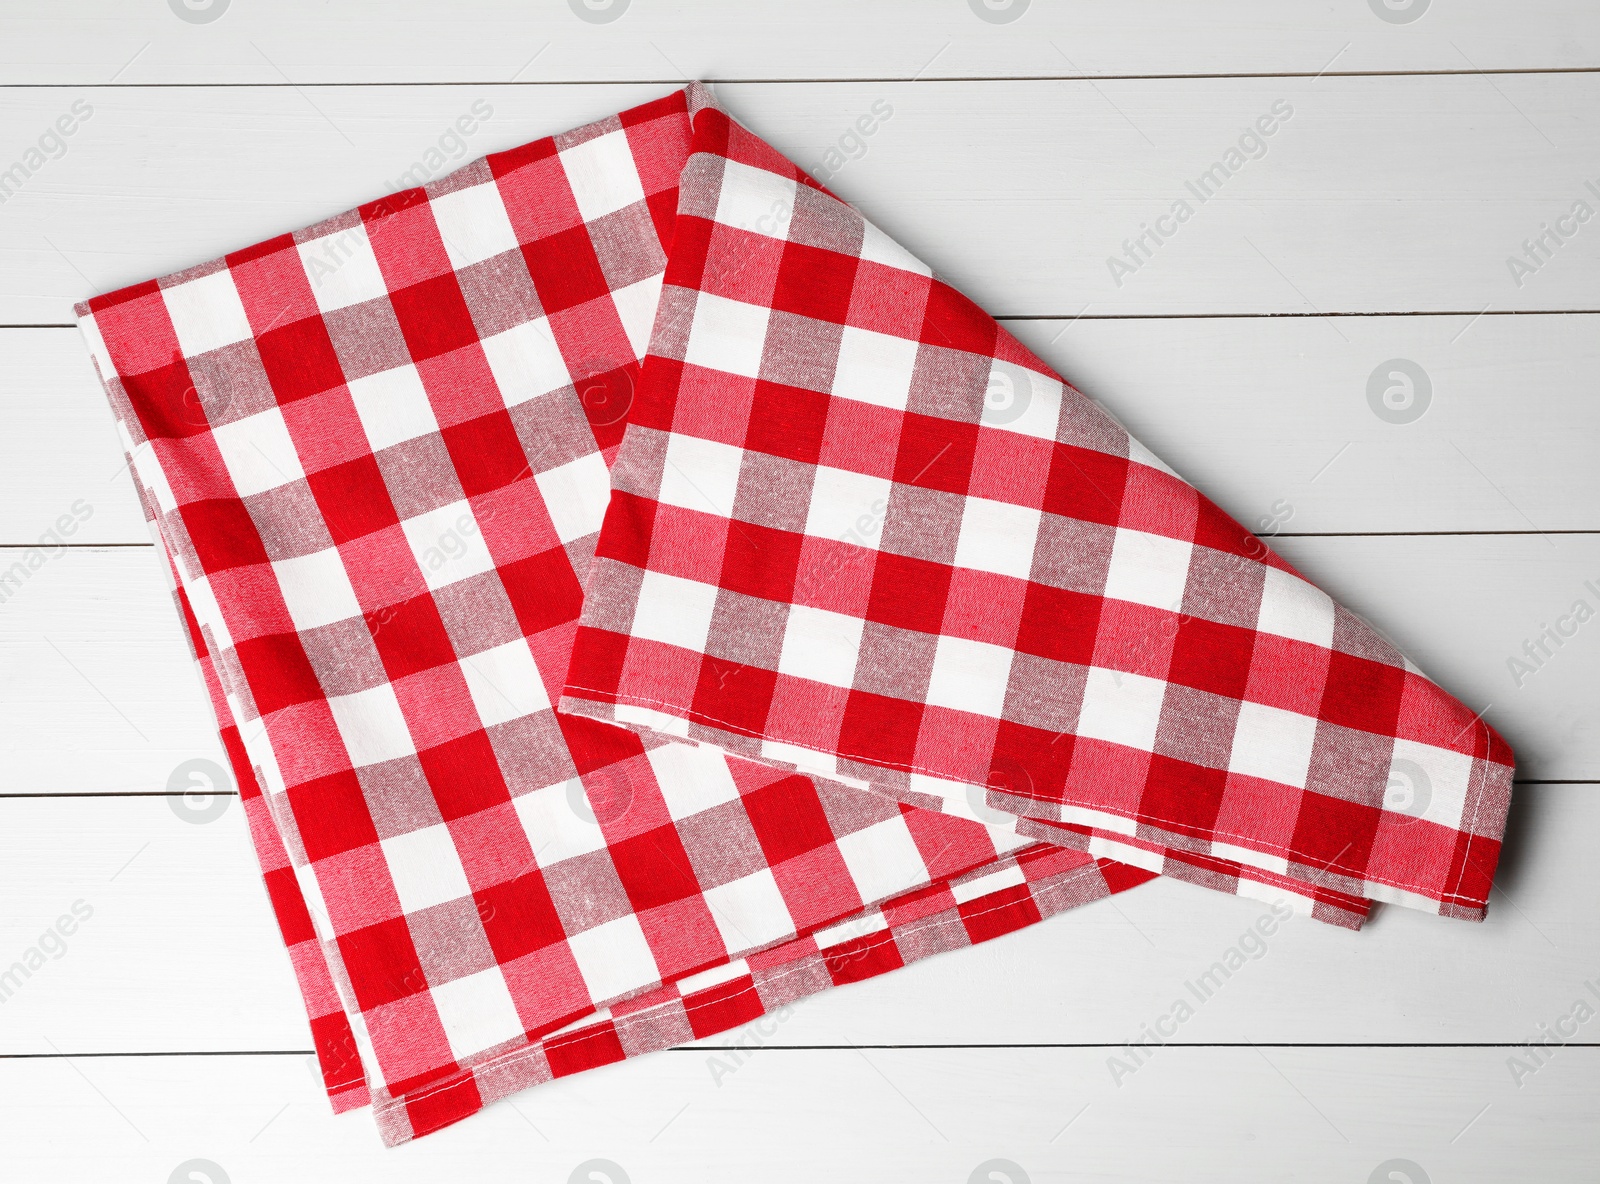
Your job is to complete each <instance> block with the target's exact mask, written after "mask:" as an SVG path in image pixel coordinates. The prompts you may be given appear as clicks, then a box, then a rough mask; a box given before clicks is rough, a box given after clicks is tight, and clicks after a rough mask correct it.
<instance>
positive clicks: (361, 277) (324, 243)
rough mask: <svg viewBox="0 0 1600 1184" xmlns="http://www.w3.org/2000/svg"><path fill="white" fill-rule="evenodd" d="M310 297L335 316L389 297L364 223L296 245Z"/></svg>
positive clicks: (324, 310)
mask: <svg viewBox="0 0 1600 1184" xmlns="http://www.w3.org/2000/svg"><path fill="white" fill-rule="evenodd" d="M296 248H297V250H298V251H299V253H300V266H301V267H302V268H304V269H305V273H306V279H307V280H309V281H310V282H311V296H312V298H313V299H314V300H316V302H317V307H318V308H319V309H321V310H322V311H323V312H334V311H336V310H338V309H341V308H349V307H350V306H351V305H353V304H363V303H365V302H366V301H368V300H376V299H378V298H379V297H386V296H388V294H389V289H388V287H387V286H386V285H385V284H384V282H383V271H382V269H381V268H379V266H378V257H377V256H376V255H375V254H373V251H372V241H371V240H370V239H369V238H368V237H367V228H366V226H365V225H364V224H362V223H357V224H356V225H355V226H351V227H348V228H346V229H344V230H335V231H334V232H333V233H331V234H325V235H323V236H322V237H320V238H314V239H312V240H310V241H309V242H303V243H297V244H296Z"/></svg>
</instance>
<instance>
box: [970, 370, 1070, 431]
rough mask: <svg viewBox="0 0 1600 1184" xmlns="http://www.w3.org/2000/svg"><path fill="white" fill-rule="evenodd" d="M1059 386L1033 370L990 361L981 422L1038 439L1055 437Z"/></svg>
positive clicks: (1059, 417)
mask: <svg viewBox="0 0 1600 1184" xmlns="http://www.w3.org/2000/svg"><path fill="white" fill-rule="evenodd" d="M1062 393H1063V392H1062V386H1061V384H1060V383H1059V382H1057V381H1056V380H1055V379H1053V378H1046V377H1045V376H1044V375H1043V374H1040V373H1039V372H1038V371H1036V370H1027V369H1024V368H1023V367H1021V366H1014V365H1012V364H1011V363H1010V362H1002V361H1000V360H999V359H998V358H996V359H995V360H994V361H992V362H991V363H990V364H989V381H988V384H987V385H986V386H985V388H984V392H983V413H982V415H981V416H980V422H982V423H983V424H984V425H985V426H987V427H991V428H1004V429H1005V430H1006V431H1008V432H1020V433H1022V434H1023V435H1025V436H1035V437H1037V438H1038V439H1040V440H1054V439H1055V438H1056V426H1057V424H1058V421H1059V420H1060V419H1061V400H1062Z"/></svg>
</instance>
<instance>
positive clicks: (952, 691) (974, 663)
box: [928, 634, 1011, 719]
mask: <svg viewBox="0 0 1600 1184" xmlns="http://www.w3.org/2000/svg"><path fill="white" fill-rule="evenodd" d="M1010 680H1011V651H1010V650H1009V649H1007V648H1006V647H1005V646H1003V645H990V644H989V643H988V642H986V641H969V640H968V639H967V638H964V637H946V636H944V635H942V634H941V635H940V637H939V641H938V645H937V646H936V648H935V649H934V652H933V674H932V676H931V677H930V678H929V680H928V703H929V704H930V705H931V706H934V707H950V708H953V709H954V710H956V711H970V712H972V713H973V714H974V715H987V716H989V717H990V718H992V719H999V718H1000V717H1001V716H1002V715H1003V714H1004V709H1005V705H1006V687H1007V685H1008V683H1009V682H1010Z"/></svg>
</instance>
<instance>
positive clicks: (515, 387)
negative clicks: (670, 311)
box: [78, 88, 1151, 1143]
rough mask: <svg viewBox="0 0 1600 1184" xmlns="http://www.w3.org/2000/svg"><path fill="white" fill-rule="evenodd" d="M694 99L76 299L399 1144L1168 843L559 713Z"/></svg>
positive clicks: (348, 1077)
mask: <svg viewBox="0 0 1600 1184" xmlns="http://www.w3.org/2000/svg"><path fill="white" fill-rule="evenodd" d="M706 101H707V96H706V93H705V92H704V91H703V90H702V89H699V88H693V89H691V91H690V92H686V93H683V94H678V95H674V96H671V97H669V98H667V99H664V100H661V101H658V102H655V103H651V104H648V105H646V106H643V107H640V108H637V109H634V110H631V111H628V112H624V113H623V114H622V115H620V116H617V117H613V118H611V119H607V120H603V121H601V122H599V123H595V124H591V125H589V126H587V127H584V128H580V129H578V130H577V131H574V132H570V133H567V134H565V135H561V136H556V137H554V138H550V139H545V140H541V141H538V142H535V143H532V144H529V145H526V146H524V147H522V148H519V149H515V150H512V151H509V152H505V153H501V154H499V155H496V156H491V157H488V158H486V159H484V160H481V161H478V162H476V163H474V164H472V165H470V166H468V167H466V168H464V169H462V170H461V171H459V172H457V173H455V174H453V175H451V176H449V177H447V178H444V179H442V180H440V181H438V182H436V183H433V184H430V185H428V186H426V187H424V188H422V189H414V190H409V191H407V192H404V193H401V194H397V195H394V196H392V197H389V198H385V199H384V200H382V201H379V202H375V203H372V204H370V205H367V206H362V207H360V208H359V209H357V210H353V211H350V212H349V213H347V214H344V215H342V216H340V217H336V218H333V219H330V220H328V221H326V222H323V223H320V224H318V225H316V226H313V227H311V228H309V229H307V230H303V231H300V232H298V233H295V234H292V235H284V236H282V237H279V238H276V239H271V240H268V241H266V242H263V243H259V244H257V245H256V246H253V247H250V248H248V249H246V250H242V251H239V252H236V253H234V254H230V255H228V256H226V257H225V258H223V259H220V260H215V261H213V262H211V263H207V264H204V265H201V266H198V267H193V268H190V269H188V270H185V271H180V272H178V273H176V274H173V275H170V276H167V277H165V278H162V279H160V280H154V281H150V282H148V283H144V284H139V285H135V286H133V287H130V288H126V289H123V290H121V291H118V292H114V293H112V294H110V295H107V296H101V297H98V298H95V299H93V300H90V301H88V302H87V303H86V304H84V305H81V306H80V307H79V309H78V312H79V317H80V322H81V324H82V327H83V330H84V332H85V334H86V336H87V338H88V340H89V343H90V347H91V351H92V353H93V355H94V358H95V362H96V365H97V367H98V368H99V371H100V374H101V377H102V379H103V381H104V384H105V386H106V389H107V391H108V393H109V396H110V398H111V401H112V404H113V408H114V411H115V413H116V418H117V423H118V426H119V429H120V431H121V433H122V436H123V442H124V445H125V447H126V449H127V452H128V455H129V458H130V463H131V466H132V470H133V472H134V474H135V477H136V481H137V485H138V487H139V490H140V495H141V497H142V499H143V501H144V505H145V509H146V513H147V515H148V517H149V518H150V520H151V523H152V526H153V533H154V537H155V540H156V542H157V544H158V547H159V550H160V551H161V553H162V555H163V557H164V559H165V562H166V564H167V566H168V569H169V570H170V573H171V575H172V576H173V579H174V581H175V592H176V596H177V600H178V603H179V607H180V610H181V612H182V615H183V619H184V622H185V625H186V627H187V629H188V633H189V636H190V638H191V641H192V643H193V646H194V650H195V654H196V657H197V659H198V660H199V662H200V665H201V669H202V673H203V676H204V679H205V684H206V686H207V688H208V690H209V692H210V695H211V700H212V704H213V707H214V709H215V711H216V715H217V718H218V723H219V726H220V730H221V733H222V739H223V742H224V746H225V748H226V751H227V753H228V755H229V758H230V760H231V761H232V764H233V766H234V770H235V773H236V776H237V779H238V783H239V788H240V793H241V797H242V799H243V801H244V805H245V810H246V813H247V816H248V819H249V823H250V830H251V834H252V837H253V839H254V841H255V844H256V848H257V852H258V855H259V857H260V862H261V866H262V871H263V873H264V876H265V879H266V883H267V887H268V890H269V896H270V899H271V901H272V905H273V908H274V911H275V913H276V916H277V920H278V923H279V925H280V927H281V929H282V932H283V936H284V940H285V942H286V943H287V945H288V947H289V949H290V952H291V956H292V959H293V963H294V967H295V970H296V973H297V975H298V979H299V982H300V986H301V989H302V992H303V994H304V996H305V1001H306V1006H307V1010H308V1012H309V1014H310V1016H311V1021H312V1035H313V1038H314V1041H315V1045H316V1049H317V1054H318V1057H319V1060H320V1063H321V1066H322V1070H323V1075H324V1080H325V1084H326V1086H327V1089H328V1091H329V1094H330V1096H331V1097H332V1098H333V1100H334V1104H335V1107H336V1108H340V1109H344V1108H348V1107H351V1106H356V1105H360V1104H362V1103H364V1102H367V1101H370V1102H371V1103H372V1105H373V1108H374V1112H375V1115H376V1118H377V1121H378V1125H379V1128H380V1130H381V1132H382V1135H383V1137H384V1138H385V1139H386V1140H387V1141H388V1142H390V1143H397V1142H402V1141H404V1140H406V1139H409V1138H412V1137H415V1136H416V1135H419V1134H424V1133H427V1132H429V1131H431V1130H434V1129H437V1128H439V1127H441V1126H443V1125H446V1124H448V1123H451V1122H454V1121H456V1120H459V1119H461V1118H462V1117H464V1116H466V1115H468V1114H470V1113H472V1112H473V1111H475V1110H477V1109H478V1108H480V1107H481V1106H483V1105H484V1104H485V1103H487V1102H488V1101H490V1100H492V1099H494V1098H497V1097H501V1096H504V1095H505V1094H507V1093H509V1092H511V1091H514V1090H516V1089H519V1088H522V1087H524V1086H527V1085H530V1084H534V1083H537V1082H541V1081H545V1080H548V1079H550V1078H553V1077H559V1076H563V1075H566V1074H570V1073H574V1072H577V1071H580V1070H583V1069H587V1068H591V1067H594V1066H597V1065H602V1064H607V1063H610V1062H614V1061H617V1060H620V1059H622V1058H624V1057H627V1056H631V1055H635V1054H638V1053H642V1052H647V1051H650V1050H653V1049H658V1048H662V1047H665V1046H668V1045H671V1044H677V1043H681V1042H683V1041H687V1040H691V1039H695V1038H698V1037H704V1036H708V1035H711V1034H713V1033H716V1032H719V1031H723V1030H725V1029H727V1028H730V1027H732V1026H735V1025H739V1024H743V1023H746V1022H748V1021H750V1020H752V1019H754V1018H755V1017H757V1016H759V1015H761V1014H762V1013H763V1012H764V1011H766V1010H768V1009H771V1008H774V1007H778V1006H782V1005H784V1004H787V1003H791V1002H793V1001H794V1000H796V999H798V998H801V997H803V996H805V995H808V994H811V993H813V992H816V991H819V990H822V989H824V988H826V987H829V986H832V985H835V984H839V983H846V982H852V981H855V980H858V979H863V978H867V977H870V976H872V975H876V974H879V973H883V972H885V971H888V970H891V969H894V968H896V967H899V966H901V965H904V964H905V963H908V962H910V961H913V960H915V959H917V958H921V957H924V956H927V955H929V954H932V953H936V952H938V951H941V950H945V949H950V948H954V947H959V946H964V945H968V944H971V943H973V942H977V941H981V940H985V939H987V938H990V937H993V936H996V935H998V934H1001V933H1004V932H1008V931H1011V930H1014V929H1017V928H1019V927H1021V926H1024V925H1027V924H1030V923H1033V922H1036V921H1038V920H1040V919H1041V918H1043V917H1046V916H1049V915H1051V914H1053V913H1056V912H1059V911H1061V910H1063V909H1065V908H1069V907H1072V906H1074V905H1077V904H1081V903H1085V902H1087V901H1090V900H1094V899H1098V898H1101V897H1104V896H1105V895H1107V894H1108V893H1110V892H1115V891H1119V890H1122V889H1125V888H1129V887H1132V886H1133V885H1135V884H1138V883H1141V882H1143V881H1145V880H1148V879H1149V878H1150V876H1151V872H1150V871H1149V870H1146V869H1144V868H1142V867H1137V866H1129V865H1124V864H1121V863H1117V862H1115V861H1112V860H1110V859H1107V858H1105V857H1103V856H1100V855H1099V854H1097V853H1095V852H1092V851H1088V850H1085V849H1082V847H1083V844H1081V843H1076V842H1073V843H1067V844H1059V843H1053V842H1049V841H1046V840H1044V839H1041V838H1039V837H1037V836H1023V835H1020V834H1019V833H1018V826H1017V825H1016V823H1015V822H1014V821H1012V820H1010V819H1009V818H1007V819H1002V820H1000V821H999V822H998V823H997V824H986V823H985V822H984V821H980V820H979V819H978V818H977V817H975V816H973V811H972V810H968V811H967V812H968V814H969V817H966V818H958V817H952V816H950V814H949V813H948V812H941V811H933V810H928V809H924V808H920V807H917V806H914V805H908V804H903V803H898V802H895V801H892V800H891V799H889V798H887V797H885V796H883V795H881V794H877V793H873V792H868V791H865V790H863V789H862V788H860V787H855V786H847V785H844V784H841V783H839V782H836V781H831V780H827V779H822V778H815V777H810V776H805V775H799V774H796V773H795V772H793V771H792V770H790V769H787V768H784V767H779V766H775V765H774V764H772V763H770V762H757V761H751V760H748V759H745V758H743V757H740V756H737V755H728V754H726V753H724V752H722V751H720V750H718V749H717V748H715V747H712V746H703V745H699V744H696V743H693V742H689V741H687V740H686V739H684V738H674V737H666V736H661V735H641V734H639V733H637V732H636V731H633V730H630V729H628V728H625V727H618V726H615V725H614V724H611V723H608V722H602V721H596V720H593V719H588V718H583V717H581V716H562V715H558V714H556V713H555V712H554V711H553V710H552V707H551V700H552V698H553V697H554V696H555V695H557V694H558V693H559V690H560V687H561V686H562V681H563V678H564V676H565V674H566V671H567V668H568V663H569V656H570V652H571V649H572V644H573V640H574V638H575V636H576V631H577V617H578V613H579V609H580V604H581V589H580V580H581V576H582V575H583V573H585V572H586V571H587V570H588V569H589V567H590V565H591V561H592V558H593V555H594V550H595V540H596V532H597V530H598V527H599V525H600V521H601V517H602V514H603V511H604V510H605V507H606V505H607V500H608V496H609V485H608V476H607V457H608V455H609V454H610V453H611V452H614V451H615V448H616V446H617V444H618V442H619V440H620V439H621V438H622V434H623V431H624V426H625V423H626V417H627V415H628V414H629V410H630V404H631V403H632V401H633V400H632V392H633V389H634V386H635V384H636V383H637V382H638V381H639V379H640V372H639V365H638V362H639V358H640V356H641V355H642V352H643V350H644V348H645V345H646V342H647V339H648V337H649V336H650V329H651V323H652V320H653V317H654V314H655V310H656V305H657V301H658V296H659V293H660V290H661V277H662V275H663V273H664V271H665V270H666V267H667V264H668V248H669V246H670V244H671V243H672V242H673V241H674V227H675V226H676V224H677V221H678V219H677V213H676V211H677V208H678V200H679V193H678V191H679V184H680V175H681V174H682V173H683V172H684V166H685V163H686V161H687V159H688V154H689V149H690V139H691V134H692V132H693V126H692V123H691V114H692V112H695V111H700V109H701V108H702V107H703V106H704V105H705V103H706ZM701 114H702V115H703V114H704V112H701ZM976 805H977V806H978V807H980V808H981V809H983V810H984V811H985V812H987V810H988V807H987V806H985V805H983V803H981V802H980V803H976Z"/></svg>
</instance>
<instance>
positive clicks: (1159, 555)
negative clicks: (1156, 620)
mask: <svg viewBox="0 0 1600 1184" xmlns="http://www.w3.org/2000/svg"><path fill="white" fill-rule="evenodd" d="M1193 550H1194V547H1193V545H1192V544H1191V543H1188V542H1185V541H1184V540H1182V539H1170V538H1167V537H1166V536H1165V535H1160V534H1148V533H1146V532H1145V531H1142V530H1127V529H1125V528H1123V527H1120V526H1119V527H1117V534H1116V538H1115V540H1114V541H1113V542H1112V544H1111V566H1110V569H1109V570H1108V571H1107V572H1106V591H1105V594H1106V595H1107V596H1109V597H1111V598H1113V599H1115V600H1131V601H1132V602H1133V603H1135V604H1148V605H1150V606H1151V607H1152V608H1164V609H1167V610H1168V611H1170V612H1177V611H1178V610H1179V609H1180V608H1182V607H1183V589H1184V587H1185V585H1186V584H1187V583H1188V581H1189V555H1190V552H1191V551H1193Z"/></svg>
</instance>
